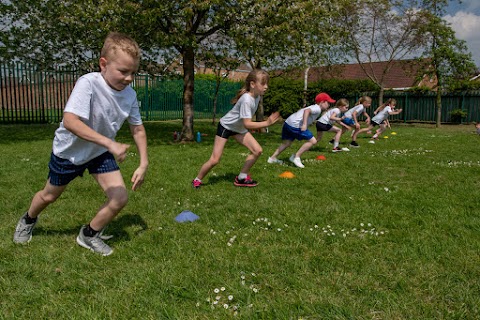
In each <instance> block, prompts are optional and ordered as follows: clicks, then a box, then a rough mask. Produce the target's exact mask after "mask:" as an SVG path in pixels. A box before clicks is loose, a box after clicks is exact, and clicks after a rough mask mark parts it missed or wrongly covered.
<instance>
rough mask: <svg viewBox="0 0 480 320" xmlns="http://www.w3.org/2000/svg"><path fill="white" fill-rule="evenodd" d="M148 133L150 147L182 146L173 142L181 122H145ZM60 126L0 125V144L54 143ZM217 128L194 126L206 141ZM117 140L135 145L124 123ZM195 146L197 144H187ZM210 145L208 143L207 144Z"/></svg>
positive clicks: (205, 123) (202, 122)
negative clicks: (174, 134)
mask: <svg viewBox="0 0 480 320" xmlns="http://www.w3.org/2000/svg"><path fill="white" fill-rule="evenodd" d="M144 126H145V130H146V131H147V139H148V145H149V146H155V145H165V144H180V143H179V142H176V141H173V133H174V132H175V131H182V127H183V124H182V121H181V120H170V121H158V122H157V121H155V122H144ZM57 128H58V124H30V125H25V124H16V125H10V124H9V125H0V137H1V138H0V144H6V145H12V144H15V143H19V142H34V141H42V140H49V141H53V137H54V133H55V130H56V129H57ZM216 129H217V127H216V126H213V125H212V124H211V121H206V120H197V121H195V124H194V131H195V132H196V131H200V132H202V134H205V135H206V137H205V140H208V141H210V140H211V141H212V142H213V139H214V138H215V132H216ZM116 140H117V141H119V142H125V143H133V138H132V135H131V133H130V129H129V126H128V124H127V123H124V124H123V126H122V128H121V129H120V131H119V132H118V134H117V137H116ZM188 143H191V144H194V143H195V142H194V141H192V142H187V144H188ZM207 143H208V142H207Z"/></svg>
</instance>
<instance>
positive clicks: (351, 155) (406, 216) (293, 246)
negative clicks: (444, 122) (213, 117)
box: [0, 121, 480, 319]
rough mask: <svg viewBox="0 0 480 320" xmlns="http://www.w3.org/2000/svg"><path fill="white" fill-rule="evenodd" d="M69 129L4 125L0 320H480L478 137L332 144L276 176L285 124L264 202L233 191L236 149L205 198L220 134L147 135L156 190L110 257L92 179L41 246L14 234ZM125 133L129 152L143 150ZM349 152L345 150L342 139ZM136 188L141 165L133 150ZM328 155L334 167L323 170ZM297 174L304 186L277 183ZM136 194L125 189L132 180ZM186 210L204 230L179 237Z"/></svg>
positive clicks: (276, 132)
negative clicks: (92, 248)
mask: <svg viewBox="0 0 480 320" xmlns="http://www.w3.org/2000/svg"><path fill="white" fill-rule="evenodd" d="M56 127H57V126H56V125H30V126H22V125H16V126H0V134H1V136H2V137H3V138H2V140H1V141H0V148H1V149H0V150H1V156H0V167H1V168H2V170H1V171H0V181H2V183H1V185H0V190H1V192H0V194H1V195H2V197H1V198H0V208H1V209H2V210H1V211H2V215H0V226H1V227H0V236H1V239H2V240H1V241H0V270H1V272H0V295H1V296H2V299H1V302H0V305H1V312H0V318H1V319H26V318H69V319H85V318H87V319H107V318H115V319H226V318H227V319H228V318H234V317H236V318H241V319H478V318H479V317H480V307H479V306H480V294H479V292H480V291H479V288H480V265H479V261H480V259H479V252H480V232H479V231H480V214H479V212H480V210H479V208H480V200H479V199H480V197H479V190H480V179H479V177H480V175H479V172H480V159H479V156H478V155H479V151H478V150H479V142H480V138H479V136H477V135H476V134H475V133H474V128H473V126H463V125H459V126H443V127H442V128H440V129H436V128H434V127H432V126H430V125H404V124H394V125H393V131H395V132H396V133H397V135H391V131H387V132H386V133H385V135H388V136H389V138H388V139H384V138H382V139H381V140H380V141H378V143H377V144H374V145H372V144H368V143H367V140H368V138H367V137H366V136H364V137H362V138H359V140H358V142H359V144H360V145H361V147H360V148H358V149H352V150H351V152H341V153H335V154H334V153H331V152H330V146H329V145H328V143H327V141H328V140H329V139H330V136H329V135H328V134H327V135H326V136H325V137H324V140H323V141H321V142H320V143H319V144H318V145H317V146H316V147H315V148H314V149H313V150H311V151H309V152H307V153H306V154H304V157H303V162H304V164H305V168H304V169H299V168H296V167H293V165H290V164H288V157H289V156H290V154H291V152H292V151H294V150H295V149H296V148H298V147H299V145H300V143H299V142H295V144H294V145H293V147H292V148H291V149H289V150H286V151H285V152H284V153H283V154H282V155H281V156H280V158H281V159H282V160H287V164H285V165H273V164H267V161H266V160H267V157H268V156H269V155H270V154H271V153H273V151H274V150H275V148H277V147H278V145H279V144H280V133H281V125H278V124H277V125H274V126H272V127H271V128H270V132H269V133H268V134H261V135H256V137H257V138H258V141H259V142H260V144H261V145H262V147H263V149H264V155H263V156H262V157H261V159H260V160H259V162H258V163H257V164H256V165H255V166H254V167H253V169H252V172H251V173H252V176H253V177H254V178H255V179H256V180H258V181H259V183H260V184H259V186H258V187H256V188H236V187H234V186H233V183H232V182H233V179H234V177H235V175H237V174H238V171H239V170H240V167H241V165H242V164H243V160H244V158H245V156H246V149H244V148H243V147H241V146H239V145H238V144H236V143H235V142H234V141H229V142H228V145H227V148H226V150H225V153H224V155H223V158H222V161H221V162H220V164H219V165H218V166H217V167H215V168H214V169H213V170H212V171H211V172H210V174H209V175H208V176H207V177H206V179H205V181H204V182H205V185H204V186H203V187H202V188H201V189H199V190H194V189H193V188H192V187H191V180H192V179H193V178H194V177H195V175H196V174H197V172H198V170H199V168H200V166H201V165H202V164H203V162H204V161H206V160H207V159H208V157H209V156H210V153H211V151H212V146H213V139H214V135H215V131H216V130H215V129H216V127H213V126H212V125H211V124H210V122H209V121H197V122H196V124H195V130H199V131H201V132H202V133H205V134H206V136H204V137H203V140H202V142H201V143H191V144H178V143H174V142H173V141H172V140H173V139H172V137H173V132H174V131H179V130H180V129H181V122H179V121H167V122H150V123H146V129H147V134H148V138H149V157H150V168H149V173H148V176H147V180H146V181H145V184H144V186H143V187H142V188H141V189H140V190H139V191H137V192H130V201H129V204H128V205H127V207H126V208H125V209H124V210H123V211H122V212H121V214H120V215H119V216H118V217H117V219H116V220H115V221H114V222H112V223H111V224H110V226H109V227H108V230H107V231H108V232H109V233H111V234H113V235H114V236H115V237H114V238H113V239H112V240H110V241H109V244H111V246H112V247H113V248H114V253H113V255H111V256H109V257H102V256H97V255H94V254H92V253H91V252H89V251H87V250H85V249H83V248H81V247H79V246H78V245H77V244H76V242H75V237H76V235H77V233H78V230H79V228H80V226H81V225H82V224H84V223H86V222H88V221H89V220H90V219H91V217H92V216H93V214H94V213H95V211H96V209H97V207H98V206H100V205H101V203H102V202H103V200H104V197H103V194H102V192H101V190H100V188H99V187H98V186H97V185H96V184H95V182H94V180H93V179H92V178H91V177H90V176H89V175H88V173H86V174H85V175H84V177H83V178H81V179H76V180H74V181H73V182H72V183H71V185H70V186H69V187H68V189H67V190H66V192H65V193H64V194H63V195H62V196H61V197H60V199H59V200H58V201H57V202H56V203H54V204H53V205H51V206H50V207H48V208H47V209H46V210H45V211H44V212H43V213H42V214H41V215H40V220H39V223H38V224H37V227H36V229H35V231H34V235H33V239H32V241H31V242H30V243H29V244H28V245H25V246H22V245H15V244H14V243H13V242H12V237H13V231H14V228H15V224H16V222H17V220H18V219H19V218H20V216H21V214H22V212H24V211H25V210H26V208H28V205H29V203H30V200H31V197H32V196H33V194H34V193H35V192H36V191H38V190H39V189H41V188H42V187H43V185H44V183H45V179H46V176H47V173H48V166H47V165H48V160H49V156H50V152H51V144H52V138H53V133H54V131H55V129H56ZM125 129H126V128H124V129H122V131H121V132H120V134H119V138H118V140H120V141H127V142H131V141H132V140H131V138H130V136H129V133H128V130H125ZM342 141H343V142H344V143H346V142H348V140H347V137H343V139H342ZM130 151H131V152H130V154H129V159H127V160H126V161H125V163H123V164H121V165H120V166H121V169H122V172H123V175H124V178H125V181H129V180H130V178H131V174H132V173H133V171H134V169H135V168H136V166H137V165H138V157H137V154H136V152H135V150H134V147H132V148H131V150H130ZM318 155H324V156H325V157H326V160H325V161H318V160H315V159H316V157H317V156H318ZM284 171H291V172H293V173H294V174H295V178H293V179H284V178H280V177H279V175H280V174H281V173H282V172H284ZM127 184H128V182H127ZM183 210H191V211H192V212H194V213H196V214H197V215H199V216H200V219H199V220H197V221H195V222H194V223H183V224H179V223H177V222H175V220H174V218H175V217H176V215H178V214H179V213H180V212H181V211H183Z"/></svg>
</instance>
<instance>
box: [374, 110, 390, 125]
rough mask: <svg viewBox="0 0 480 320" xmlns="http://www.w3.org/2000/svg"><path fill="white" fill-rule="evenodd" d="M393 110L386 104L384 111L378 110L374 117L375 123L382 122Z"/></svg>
mask: <svg viewBox="0 0 480 320" xmlns="http://www.w3.org/2000/svg"><path fill="white" fill-rule="evenodd" d="M391 111H392V108H391V107H390V106H386V107H385V108H383V110H382V111H380V112H378V113H377V114H376V115H375V116H374V117H373V118H372V121H373V122H375V123H378V124H380V123H382V122H383V121H385V119H387V118H388V115H389V113H390V112H391Z"/></svg>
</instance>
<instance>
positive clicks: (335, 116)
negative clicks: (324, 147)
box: [316, 99, 350, 152]
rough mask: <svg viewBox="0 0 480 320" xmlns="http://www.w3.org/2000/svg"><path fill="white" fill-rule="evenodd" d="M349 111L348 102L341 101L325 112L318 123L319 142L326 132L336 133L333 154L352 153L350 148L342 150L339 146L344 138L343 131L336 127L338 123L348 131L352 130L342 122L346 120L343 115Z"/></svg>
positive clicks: (345, 100)
mask: <svg viewBox="0 0 480 320" xmlns="http://www.w3.org/2000/svg"><path fill="white" fill-rule="evenodd" d="M347 110H348V100H347V99H339V100H338V101H337V103H336V104H335V107H334V108H331V109H328V110H327V112H325V113H324V114H323V115H322V116H321V117H320V119H319V120H318V121H317V123H316V127H317V141H320V140H322V137H323V133H324V132H325V131H329V132H335V137H334V141H333V150H332V152H339V151H350V150H349V149H348V148H340V147H339V146H338V145H339V143H340V137H341V136H342V129H340V128H339V127H336V126H334V124H335V123H338V124H340V125H341V126H342V127H344V128H346V129H347V130H350V127H349V126H347V125H346V124H345V123H343V122H342V120H343V119H344V117H343V116H342V113H345V112H346V111H347Z"/></svg>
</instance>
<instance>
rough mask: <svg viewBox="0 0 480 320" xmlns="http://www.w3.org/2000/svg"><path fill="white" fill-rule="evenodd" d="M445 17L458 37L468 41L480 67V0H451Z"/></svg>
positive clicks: (474, 58)
mask: <svg viewBox="0 0 480 320" xmlns="http://www.w3.org/2000/svg"><path fill="white" fill-rule="evenodd" d="M444 19H445V20H447V21H448V22H450V23H451V26H452V29H453V30H454V31H455V33H456V36H457V38H458V39H462V40H465V41H466V42H467V46H468V48H469V50H470V52H471V53H472V57H473V60H474V61H475V63H476V64H477V66H478V67H479V68H480V0H462V3H459V2H458V1H457V0H454V1H451V2H450V5H449V6H448V8H447V14H446V15H445V16H444Z"/></svg>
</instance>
